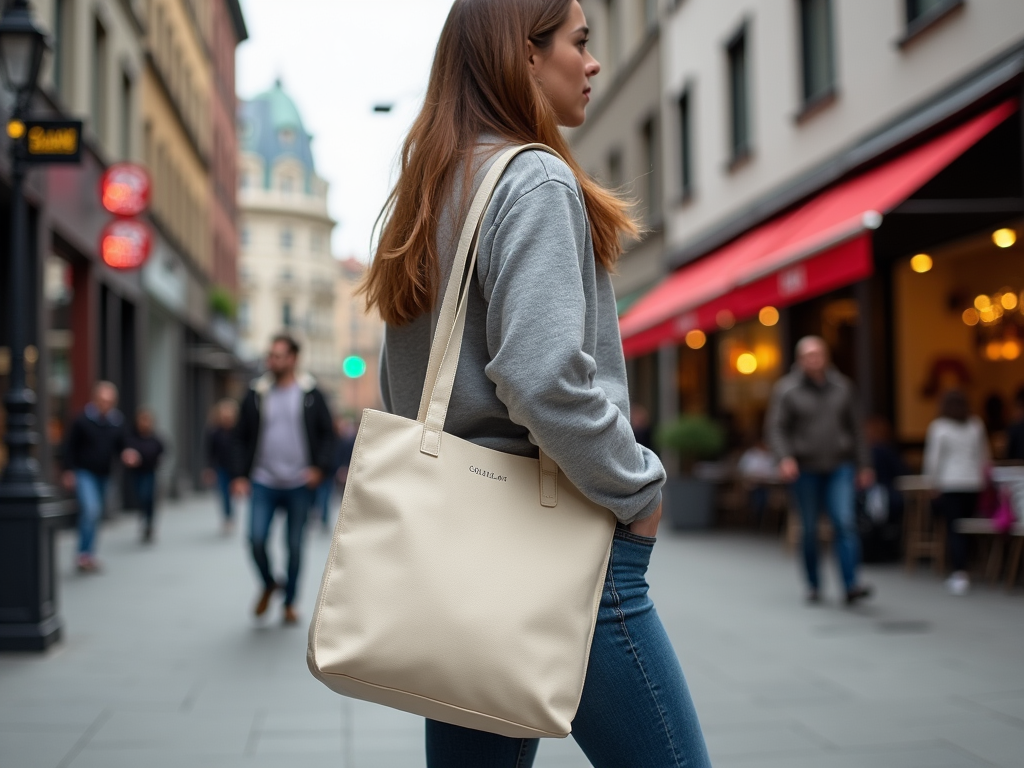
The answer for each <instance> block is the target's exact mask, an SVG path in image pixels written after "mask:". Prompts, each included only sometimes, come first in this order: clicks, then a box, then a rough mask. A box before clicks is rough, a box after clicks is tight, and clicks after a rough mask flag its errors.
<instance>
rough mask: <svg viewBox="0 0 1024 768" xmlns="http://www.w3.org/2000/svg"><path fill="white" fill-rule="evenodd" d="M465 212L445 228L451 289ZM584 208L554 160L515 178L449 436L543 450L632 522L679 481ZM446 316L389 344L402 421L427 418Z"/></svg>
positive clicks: (529, 160) (470, 320)
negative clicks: (646, 404)
mask: <svg viewBox="0 0 1024 768" xmlns="http://www.w3.org/2000/svg"><path fill="white" fill-rule="evenodd" d="M492 161H493V159H491V160H488V161H486V162H485V163H483V165H482V167H481V168H480V169H479V170H478V172H477V174H476V185H478V184H479V182H480V180H481V178H482V176H483V174H484V173H485V172H486V170H487V168H488V167H489V166H490V164H491V162H492ZM456 178H457V181H456V187H457V188H458V187H460V186H461V174H459V175H457V177H456ZM457 191H461V190H457ZM460 200H461V195H459V194H456V195H454V196H453V199H452V200H451V202H450V203H449V205H448V206H447V207H446V210H445V211H444V213H443V214H442V217H441V219H440V222H439V230H438V248H439V252H440V254H441V262H442V263H441V278H442V279H441V281H440V285H441V286H442V290H443V286H444V285H445V283H446V282H447V279H448V275H449V274H450V273H451V264H452V261H453V259H454V256H455V244H456V241H457V238H458V234H459V231H460V230H461V226H462V222H461V221H460V220H459V221H457V220H456V217H457V216H458V215H459V209H460ZM582 200H583V194H582V191H581V190H580V188H579V185H578V183H577V182H576V179H575V177H574V176H573V174H572V171H571V170H570V169H569V167H568V166H567V165H566V164H565V163H563V162H562V161H560V160H559V159H558V158H556V157H554V156H552V155H550V154H548V153H546V152H541V151H527V152H524V153H523V154H521V155H519V156H518V157H516V158H515V159H514V160H513V161H512V163H511V164H510V165H509V167H508V168H507V169H506V171H505V173H504V175H503V176H502V179H501V181H500V182H499V184H498V187H497V189H496V191H495V194H494V197H493V199H492V200H491V204H490V206H489V207H488V210H487V213H486V215H485V217H484V222H483V227H482V229H481V233H482V234H481V240H480V254H479V260H478V262H477V266H476V275H475V285H474V289H473V290H472V291H471V292H470V299H469V308H468V314H467V318H466V333H465V336H464V338H463V342H462V355H461V358H460V360H459V368H458V372H457V374H456V377H455V387H454V392H453V394H452V400H451V406H450V408H449V410H448V415H447V420H446V422H445V431H446V432H449V433H451V434H454V435H457V436H459V437H461V438H464V439H466V440H470V441H472V442H474V443H477V444H479V445H483V446H486V447H487V448H491V449H494V450H498V451H503V452H505V453H513V454H518V455H521V456H536V455H537V447H536V446H537V445H539V446H541V447H543V449H544V451H545V452H546V453H547V454H548V455H549V456H551V457H552V458H553V459H554V460H555V461H556V462H557V463H558V466H559V467H560V468H561V469H562V471H563V472H564V473H565V475H566V477H568V479H569V480H571V481H572V482H573V484H575V485H576V487H577V488H579V489H580V491H581V492H582V493H583V494H584V495H586V496H587V497H588V498H589V499H590V500H591V501H593V502H595V503H597V504H600V505H601V506H603V507H607V508H608V509H610V510H611V511H612V512H613V513H614V514H615V516H616V517H617V518H618V519H619V520H620V521H622V522H623V523H629V522H633V521H635V520H640V519H643V518H645V517H648V516H650V515H651V514H653V513H654V511H655V510H656V509H657V507H658V505H659V504H660V503H661V486H662V484H663V483H664V480H665V471H664V469H663V468H662V466H661V462H660V461H659V460H658V457H657V456H656V455H655V454H654V453H653V452H651V451H650V450H648V449H647V448H644V447H642V446H640V445H637V443H636V440H635V439H634V437H633V432H632V430H631V428H630V425H629V394H628V390H627V386H626V369H625V362H624V360H623V355H622V340H621V337H620V335H619V324H618V317H617V314H616V308H615V295H614V293H613V291H612V284H611V279H610V277H609V275H608V273H607V271H606V270H605V269H604V268H602V267H601V266H600V265H599V264H597V263H596V261H595V258H594V247H593V241H592V239H591V233H590V224H589V220H588V219H587V215H586V212H585V210H584V207H583V202H582ZM440 304H441V302H440V298H438V300H437V302H436V305H435V309H434V312H433V313H431V314H430V315H423V316H421V317H419V318H417V319H416V320H415V321H414V322H413V323H411V324H409V325H406V326H402V327H394V326H390V325H389V326H388V327H387V329H386V331H385V346H384V351H383V354H382V359H381V388H382V394H383V398H384V404H385V408H386V409H387V410H388V411H390V412H392V413H396V414H399V415H401V416H405V417H407V418H411V419H415V418H416V414H417V410H418V408H419V401H420V394H421V392H422V389H423V381H424V379H425V378H426V370H427V359H428V357H429V355H430V343H431V339H432V337H433V332H434V327H435V325H436V323H437V315H438V312H439V310H440Z"/></svg>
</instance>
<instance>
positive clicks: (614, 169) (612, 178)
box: [608, 148, 625, 189]
mask: <svg viewBox="0 0 1024 768" xmlns="http://www.w3.org/2000/svg"><path fill="white" fill-rule="evenodd" d="M624 180H625V175H624V174H623V172H622V150H621V149H618V148H615V149H613V150H612V151H611V152H609V153H608V186H610V187H611V188H612V189H618V188H619V187H621V186H622V183H623V181H624Z"/></svg>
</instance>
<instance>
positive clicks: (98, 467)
mask: <svg viewBox="0 0 1024 768" xmlns="http://www.w3.org/2000/svg"><path fill="white" fill-rule="evenodd" d="M125 427H126V425H125V421H124V416H123V415H122V414H121V412H120V411H119V410H117V387H116V386H114V385H113V384H111V383H110V382H109V381H101V382H99V383H98V384H97V385H96V387H95V388H94V389H93V394H92V401H91V402H90V403H89V404H88V405H86V406H85V410H84V411H83V412H82V413H81V414H80V415H79V416H78V417H77V418H76V419H75V420H74V421H73V422H72V424H71V428H70V429H69V430H68V436H67V440H66V441H65V443H64V473H63V475H62V477H61V479H62V482H63V484H64V487H65V488H66V489H67V490H69V491H72V490H73V491H74V492H75V495H76V496H77V497H78V560H77V565H78V570H79V572H80V573H96V572H98V571H99V570H100V563H99V561H98V560H97V559H96V531H97V528H98V527H99V522H100V518H101V517H102V516H103V505H104V502H105V499H106V495H107V485H108V484H109V480H110V473H111V471H112V470H113V468H114V462H115V461H116V460H117V459H118V458H120V459H121V460H122V461H123V462H124V463H126V464H130V463H134V462H135V461H136V460H137V458H138V456H137V454H136V453H135V451H134V450H132V449H131V448H129V447H128V445H127V432H126V429H125Z"/></svg>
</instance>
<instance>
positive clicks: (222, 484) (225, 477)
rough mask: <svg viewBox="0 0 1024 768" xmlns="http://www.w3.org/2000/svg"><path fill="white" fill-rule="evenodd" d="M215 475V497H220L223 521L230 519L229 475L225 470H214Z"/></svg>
mask: <svg viewBox="0 0 1024 768" xmlns="http://www.w3.org/2000/svg"><path fill="white" fill-rule="evenodd" d="M215 472H216V474H217V495H218V496H220V505H221V512H222V513H223V515H224V519H225V520H230V519H231V517H232V508H231V473H230V472H228V471H227V470H226V469H217V470H215Z"/></svg>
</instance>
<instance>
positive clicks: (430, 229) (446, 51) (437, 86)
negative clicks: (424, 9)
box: [360, 0, 637, 326]
mask: <svg viewBox="0 0 1024 768" xmlns="http://www.w3.org/2000/svg"><path fill="white" fill-rule="evenodd" d="M572 2H573V0H456V1H455V4H454V5H453V6H452V9H451V12H450V13H449V14H448V20H447V21H446V22H445V25H444V30H443V31H442V32H441V39H440V40H439V41H438V44H437V51H436V53H435V54H434V64H433V67H432V68H431V72H430V82H429V84H428V86H427V95H426V99H425V101H424V104H423V109H422V110H421V111H420V114H419V116H418V117H417V118H416V121H415V122H414V123H413V126H412V129H411V130H410V131H409V135H408V137H407V138H406V140H405V144H404V146H403V147H402V155H401V173H400V175H399V178H398V183H397V184H396V185H395V188H394V190H392V192H391V194H390V195H389V196H388V200H387V203H386V204H385V206H384V209H383V210H382V211H381V218H380V219H379V221H383V227H382V229H381V235H380V241H379V243H378V246H377V253H376V257H375V258H374V260H373V263H372V264H371V265H370V268H369V270H368V271H367V275H366V279H365V281H364V282H363V284H362V286H360V292H361V293H362V294H364V295H365V296H366V300H367V305H368V306H369V307H375V308H376V309H377V310H378V311H379V312H380V315H381V317H382V318H383V319H384V321H385V322H387V323H389V324H391V325H396V326H400V325H405V324H407V323H410V322H412V321H413V320H415V319H416V318H417V317H419V316H420V315H422V314H424V313H426V312H430V311H431V310H432V309H433V307H434V303H435V301H436V297H437V288H438V282H439V280H440V274H439V273H440V269H439V260H438V252H437V251H438V249H437V227H438V220H439V218H440V214H441V211H442V209H443V208H444V205H445V203H446V202H447V200H448V198H449V196H450V194H451V192H452V189H453V184H454V182H455V176H456V175H457V173H458V169H459V168H460V167H463V168H465V169H466V171H467V173H466V175H465V178H464V180H463V183H464V189H467V188H469V186H470V185H471V183H472V175H471V173H470V170H471V165H472V163H471V161H472V159H473V154H474V151H475V148H476V144H477V141H478V138H479V137H480V136H481V135H482V134H494V135H496V136H499V137H501V138H502V139H504V140H506V141H508V142H510V143H513V144H526V143H530V142H539V143H543V144H547V145H548V146H549V147H551V148H552V149H554V150H555V151H556V152H558V153H559V154H560V155H561V156H562V157H563V158H565V160H566V162H567V163H568V164H569V167H570V168H571V169H572V171H573V173H574V174H575V176H576V178H577V179H578V181H579V183H580V186H581V187H582V189H583V198H584V204H585V206H586V210H587V215H588V216H589V218H590V228H591V232H592V235H593V240H594V254H595V257H596V258H597V260H598V262H599V263H600V264H602V265H603V266H604V267H605V268H607V269H611V268H612V267H613V266H614V264H615V262H616V260H617V259H618V257H619V255H620V254H621V250H622V249H621V245H620V238H621V236H622V235H627V236H635V235H636V233H637V227H636V224H635V222H634V221H633V219H632V217H631V215H630V212H629V205H628V204H627V203H626V202H625V201H623V200H620V199H619V198H618V197H616V196H615V195H613V194H612V193H611V192H609V191H607V190H605V189H603V188H602V187H601V186H600V185H599V184H597V182H595V181H594V180H593V179H591V178H590V177H589V176H588V175H587V174H586V173H584V171H583V170H582V169H581V168H580V167H579V165H578V164H577V163H576V161H575V160H574V159H573V157H572V153H571V152H570V151H569V146H568V143H567V142H566V141H565V138H564V137H563V136H562V133H561V131H560V130H559V128H558V124H557V122H556V119H555V114H554V111H553V110H552V108H551V105H550V104H549V103H548V101H547V99H546V98H545V96H544V94H543V93H542V92H541V90H540V88H539V87H538V86H537V84H536V82H535V81H534V78H533V76H532V74H531V73H530V69H529V64H528V56H527V46H526V42H527V40H529V41H530V42H532V43H533V45H534V46H535V47H537V48H538V49H540V50H542V51H543V50H547V49H549V48H550V46H551V45H552V42H553V39H554V34H555V32H556V31H557V30H558V28H559V27H561V26H562V24H563V23H565V21H566V19H567V18H568V16H569V10H570V7H571V4H572ZM464 197H465V196H464Z"/></svg>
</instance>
